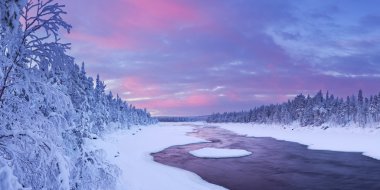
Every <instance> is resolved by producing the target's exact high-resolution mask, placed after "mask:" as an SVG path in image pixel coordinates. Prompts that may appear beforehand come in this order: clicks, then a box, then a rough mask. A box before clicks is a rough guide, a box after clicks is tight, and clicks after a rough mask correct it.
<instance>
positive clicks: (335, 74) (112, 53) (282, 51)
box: [63, 0, 380, 115]
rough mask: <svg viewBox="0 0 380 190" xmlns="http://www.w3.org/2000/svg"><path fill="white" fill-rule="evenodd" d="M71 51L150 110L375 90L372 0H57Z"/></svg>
mask: <svg viewBox="0 0 380 190" xmlns="http://www.w3.org/2000/svg"><path fill="white" fill-rule="evenodd" d="M63 3H64V4H66V6H67V11H68V15H67V16H66V17H65V18H66V20H67V21H68V22H70V23H71V24H72V25H73V30H72V32H71V34H69V35H67V36H66V37H65V40H67V41H70V42H71V43H72V50H71V52H70V54H72V55H73V56H74V57H76V59H77V62H82V61H84V62H85V63H86V68H87V72H88V73H89V74H90V75H92V76H95V75H96V74H97V73H99V74H100V76H101V78H102V79H103V80H105V81H106V83H107V86H108V89H109V90H112V91H113V92H114V93H118V94H119V96H121V97H122V98H123V99H125V100H127V101H129V102H130V103H132V104H134V105H136V106H138V107H146V108H148V109H149V110H150V111H152V112H153V114H155V115H203V114H209V113H212V112H217V111H233V110H242V109H249V108H252V107H254V106H257V105H262V104H266V103H276V102H283V101H286V100H287V99H289V98H291V97H292V96H294V95H295V94H298V93H304V94H308V93H310V94H314V93H315V92H316V91H318V90H319V89H321V90H330V92H333V93H334V94H337V95H340V96H347V95H350V94H351V93H356V91H357V90H358V89H363V90H364V92H365V93H366V94H372V93H378V91H379V88H378V86H379V84H380V45H379V44H380V14H379V12H378V11H377V4H378V3H377V1H375V0H373V1H365V2H363V1H354V0H352V1H337V0H336V1H323V2H322V1H294V0H292V1H287V0H271V1H269V0H261V1H259V0H257V1H251V0H233V1H232V0H191V1H190V0H113V1H93V0H80V1H78V0H64V1H63Z"/></svg>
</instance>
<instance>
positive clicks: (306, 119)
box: [207, 90, 380, 127]
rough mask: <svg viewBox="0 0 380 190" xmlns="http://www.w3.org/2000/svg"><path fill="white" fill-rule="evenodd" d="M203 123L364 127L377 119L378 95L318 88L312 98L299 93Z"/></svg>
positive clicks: (212, 118) (219, 116) (216, 116)
mask: <svg viewBox="0 0 380 190" xmlns="http://www.w3.org/2000/svg"><path fill="white" fill-rule="evenodd" d="M207 122H210V123H218V122H237V123H249V122H253V123H268V124H291V123H294V122H296V123H299V124H300V125H301V126H321V125H322V124H326V123H331V124H334V125H339V126H346V125H349V124H354V125H357V126H361V127H364V126H368V125H371V124H373V123H379V122H380V94H378V95H373V96H370V97H363V92H362V90H359V93H358V94H357V96H355V95H352V96H348V97H347V98H346V99H345V100H344V99H343V98H337V97H335V96H334V95H330V94H329V93H328V92H327V93H326V94H325V95H323V93H322V91H319V92H318V93H317V94H316V95H315V96H314V97H310V96H309V95H308V96H307V97H306V96H304V95H302V94H300V95H298V96H296V97H295V98H294V99H293V100H289V101H288V102H286V103H282V104H276V105H273V104H271V105H264V106H260V107H256V108H254V109H251V110H249V111H241V112H225V113H215V114H212V115H211V116H209V117H208V118H207Z"/></svg>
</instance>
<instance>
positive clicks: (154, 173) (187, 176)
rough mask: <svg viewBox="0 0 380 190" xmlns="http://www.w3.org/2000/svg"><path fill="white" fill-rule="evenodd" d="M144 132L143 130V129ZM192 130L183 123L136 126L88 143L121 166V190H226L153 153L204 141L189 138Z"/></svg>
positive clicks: (113, 162) (88, 145) (90, 147)
mask: <svg viewBox="0 0 380 190" xmlns="http://www.w3.org/2000/svg"><path fill="white" fill-rule="evenodd" d="M140 129H141V130H140ZM191 131H192V127H189V126H182V125H181V124H180V123H176V124H173V123H161V124H156V125H152V126H149V127H141V128H139V127H133V128H131V129H130V130H119V131H116V132H113V133H111V134H108V135H105V136H104V138H103V140H102V139H97V140H91V141H88V142H87V143H86V144H87V148H88V149H103V150H105V152H106V154H107V160H108V161H109V162H111V163H112V164H115V165H117V166H118V167H119V168H120V169H121V170H122V174H121V177H120V179H119V183H118V189H120V190H121V189H128V190H152V189H160V190H161V189H163V190H206V189H213V190H214V189H215V190H218V189H224V188H223V187H220V186H217V185H214V184H210V183H207V182H205V181H203V180H202V179H201V178H200V177H199V176H197V175H196V174H194V173H191V172H188V171H185V170H181V169H178V168H174V167H170V166H166V165H162V164H159V163H157V162H154V161H153V157H152V156H151V155H150V154H151V153H154V152H158V151H160V150H163V149H165V148H167V147H169V146H173V145H181V144H188V143H196V142H204V140H202V139H199V138H195V137H190V136H186V133H187V132H191Z"/></svg>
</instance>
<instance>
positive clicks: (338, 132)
mask: <svg viewBox="0 0 380 190" xmlns="http://www.w3.org/2000/svg"><path fill="white" fill-rule="evenodd" d="M210 125H213V126H220V127H222V128H224V129H228V130H230V131H233V132H235V133H237V134H240V135H247V136H251V137H273V138H275V139H278V140H286V141H292V142H298V143H301V144H305V145H308V147H309V149H318V150H333V151H346V152H362V153H363V154H364V155H366V156H369V157H372V158H375V159H379V160H380V127H370V128H361V127H354V126H351V127H331V126H330V127H328V128H327V129H326V128H324V127H299V126H298V127H297V126H296V125H294V126H278V125H263V124H262V125H260V124H240V123H239V124H237V123H222V124H210Z"/></svg>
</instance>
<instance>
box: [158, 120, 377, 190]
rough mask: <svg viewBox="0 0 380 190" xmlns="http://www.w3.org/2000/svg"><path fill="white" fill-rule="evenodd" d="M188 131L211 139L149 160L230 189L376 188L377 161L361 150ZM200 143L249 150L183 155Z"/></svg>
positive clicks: (219, 131) (209, 129)
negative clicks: (205, 155) (230, 154)
mask: <svg viewBox="0 0 380 190" xmlns="http://www.w3.org/2000/svg"><path fill="white" fill-rule="evenodd" d="M189 135H193V136H197V137H200V138H203V139H206V140H209V141H211V142H210V143H197V144H189V145H182V146H173V147H169V148H167V149H165V150H163V151H161V152H158V153H154V154H152V155H153V156H154V160H155V161H157V162H159V163H162V164H165V165H170V166H174V167H178V168H182V169H185V170H188V171H192V172H194V173H196V174H198V175H199V176H201V177H202V178H203V179H204V180H206V181H208V182H210V183H214V184H218V185H221V186H224V187H226V188H228V189H232V190H255V189H257V190H266V189H276V190H277V189H286V190H287V189H289V190H297V189H310V190H314V189H323V190H325V189H337V190H338V189H342V190H343V189H344V190H347V189H363V190H372V189H373V190H380V161H378V160H375V159H372V158H370V157H366V156H363V155H361V154H360V153H347V152H335V151H321V150H309V149H307V147H306V146H305V145H301V144H298V143H293V142H287V141H280V140H275V139H273V138H251V137H244V136H239V135H236V134H234V133H232V132H230V131H227V130H224V129H221V128H217V127H209V126H208V127H199V126H198V127H196V129H195V130H194V131H193V132H192V133H189ZM353 143H355V141H354V139H353ZM204 147H215V148H237V149H244V150H247V151H250V152H252V153H253V154H252V155H249V156H246V157H240V158H222V159H217V158H215V159H212V158H197V157H194V156H192V155H191V154H189V153H188V152H189V151H191V150H196V149H200V148H204Z"/></svg>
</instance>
